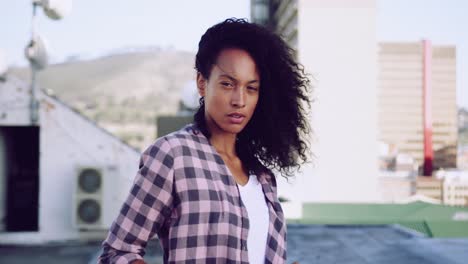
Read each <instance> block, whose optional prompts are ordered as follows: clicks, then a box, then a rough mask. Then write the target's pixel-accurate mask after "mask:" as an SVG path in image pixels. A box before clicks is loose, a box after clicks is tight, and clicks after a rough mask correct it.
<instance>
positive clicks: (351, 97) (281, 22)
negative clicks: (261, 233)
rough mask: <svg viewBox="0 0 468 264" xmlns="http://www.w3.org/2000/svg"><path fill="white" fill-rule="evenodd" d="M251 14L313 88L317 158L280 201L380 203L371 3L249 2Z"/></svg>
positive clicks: (283, 189) (330, 0) (316, 0)
mask: <svg viewBox="0 0 468 264" xmlns="http://www.w3.org/2000/svg"><path fill="white" fill-rule="evenodd" d="M251 14H252V20H253V21H254V22H258V23H261V24H264V25H266V26H268V27H270V28H272V29H273V30H275V31H276V32H277V33H279V34H280V35H282V37H283V38H284V39H285V40H286V41H287V42H288V43H289V45H290V46H291V47H292V48H293V49H294V50H295V56H296V57H297V59H298V60H299V62H300V63H301V64H302V65H304V67H305V70H306V72H308V73H309V74H311V80H312V82H313V93H312V95H311V96H312V99H313V100H314V103H313V104H312V109H311V116H310V124H311V127H312V129H313V131H314V135H312V136H311V140H312V151H313V153H314V156H315V158H314V159H313V161H312V163H311V164H309V165H308V166H304V167H303V168H302V171H301V172H300V173H299V174H298V175H297V177H296V181H295V184H294V185H293V186H291V185H288V184H283V185H282V186H281V188H280V189H279V192H280V195H283V196H285V197H288V195H290V194H291V193H294V194H295V195H297V196H298V197H294V198H295V199H299V200H300V201H302V202H306V201H316V202H372V201H378V200H380V197H379V194H378V182H377V175H378V169H377V153H378V145H377V89H376V87H377V79H376V76H377V42H376V30H375V29H376V22H375V19H376V4H375V0H355V1H343V0H286V1H278V0H270V1H268V0H252V2H251ZM280 184H281V183H280ZM281 192H283V194H282V193H281Z"/></svg>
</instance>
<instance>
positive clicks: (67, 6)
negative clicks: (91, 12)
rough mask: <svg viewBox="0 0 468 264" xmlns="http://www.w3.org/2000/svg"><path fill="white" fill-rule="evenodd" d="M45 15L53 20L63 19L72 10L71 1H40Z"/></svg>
mask: <svg viewBox="0 0 468 264" xmlns="http://www.w3.org/2000/svg"><path fill="white" fill-rule="evenodd" d="M40 4H41V6H42V8H43V9H44V13H45V14H46V15H47V16H48V17H49V18H51V19H55V20H58V19H61V18H63V17H64V16H66V15H68V14H69V13H70V11H71V8H72V1H71V0H40Z"/></svg>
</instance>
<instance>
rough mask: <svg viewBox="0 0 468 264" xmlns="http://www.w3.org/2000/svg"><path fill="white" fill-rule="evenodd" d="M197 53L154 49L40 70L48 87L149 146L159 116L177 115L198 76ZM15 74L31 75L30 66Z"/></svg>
mask: <svg viewBox="0 0 468 264" xmlns="http://www.w3.org/2000/svg"><path fill="white" fill-rule="evenodd" d="M193 65H194V54H190V53H187V52H180V51H173V50H169V51H168V50H152V51H142V52H132V53H126V54H116V55H110V56H106V57H102V58H98V59H93V60H88V61H74V62H69V63H63V64H56V65H51V66H49V67H48V68H47V69H45V70H43V71H41V72H40V73H39V74H38V83H39V85H40V87H41V88H42V89H45V90H46V91H48V92H49V93H52V94H54V95H55V96H57V97H58V98H59V99H61V100H62V101H64V102H65V103H67V104H68V105H70V106H72V107H73V108H75V109H76V110H78V111H79V112H80V113H82V114H83V115H85V116H87V117H88V118H90V119H92V120H94V121H95V122H96V123H98V124H99V125H100V126H102V127H104V128H105V129H107V130H109V131H110V132H112V133H114V134H116V135H117V136H119V137H120V138H122V139H123V140H124V141H126V142H127V143H129V144H131V145H133V146H135V147H137V148H139V149H143V148H144V147H145V146H146V145H148V144H149V143H151V142H152V141H153V140H154V138H155V134H156V121H155V120H156V117H157V116H158V115H160V114H175V113H176V112H177V110H178V105H179V100H180V96H181V95H180V93H181V90H182V88H183V86H184V85H185V84H186V83H187V82H188V81H190V80H192V79H193V77H194V76H195V74H194V70H193ZM11 73H13V74H15V75H17V76H19V77H20V78H22V79H26V80H29V78H30V77H29V70H28V69H25V68H16V69H12V70H11Z"/></svg>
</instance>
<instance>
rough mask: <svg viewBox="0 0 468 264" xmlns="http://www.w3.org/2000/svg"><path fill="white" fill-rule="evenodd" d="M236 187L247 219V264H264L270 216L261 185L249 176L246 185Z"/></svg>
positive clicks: (255, 178) (253, 176) (255, 177)
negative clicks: (245, 210)
mask: <svg viewBox="0 0 468 264" xmlns="http://www.w3.org/2000/svg"><path fill="white" fill-rule="evenodd" d="M237 186H238V187H239V192H240V196H241V199H242V203H243V204H244V206H245V207H246V209H247V214H248V217H249V224H250V227H249V234H248V236H247V252H248V255H249V263H250V264H264V263H265V252H266V243H267V237H268V227H269V225H270V215H269V212H268V207H267V204H266V201H265V195H264V194H263V190H262V185H261V184H260V182H258V180H257V176H255V175H250V177H249V180H248V182H247V184H246V185H244V186H242V185H240V184H238V185H237Z"/></svg>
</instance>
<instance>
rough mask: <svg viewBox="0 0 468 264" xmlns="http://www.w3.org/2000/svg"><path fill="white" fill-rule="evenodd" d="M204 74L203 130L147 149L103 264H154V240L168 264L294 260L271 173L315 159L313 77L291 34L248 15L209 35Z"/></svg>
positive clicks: (198, 117)
mask: <svg viewBox="0 0 468 264" xmlns="http://www.w3.org/2000/svg"><path fill="white" fill-rule="evenodd" d="M195 68H196V70H197V87H198V92H199V94H200V96H201V99H200V107H199V109H198V111H197V112H196V114H195V116H194V124H193V125H188V126H186V127H184V128H183V129H181V130H179V131H177V132H174V133H172V134H169V135H167V136H165V137H162V138H159V139H157V140H156V142H155V143H153V144H152V145H151V146H149V148H148V149H146V151H144V153H143V154H142V157H141V162H140V168H139V171H138V173H137V175H136V178H135V182H134V185H133V187H132V189H131V192H130V194H129V196H128V198H127V200H126V202H125V203H124V205H123V207H122V209H121V211H120V214H119V216H118V217H117V219H116V220H115V221H114V223H113V224H112V226H111V230H110V232H109V234H108V237H107V239H106V240H105V241H104V242H103V253H102V255H101V256H100V258H99V260H100V262H101V263H129V262H132V263H144V262H143V260H142V259H143V255H144V248H145V246H146V244H147V241H148V240H149V239H151V238H152V237H153V236H154V235H157V236H158V237H159V240H160V243H161V246H162V248H163V250H164V263H285V260H286V222H285V219H284V215H283V212H282V210H281V205H280V203H279V201H278V198H277V191H276V179H275V176H274V175H273V173H272V172H271V170H270V169H276V170H277V171H279V172H280V173H282V174H284V175H291V174H292V173H293V171H294V170H295V169H297V168H298V167H299V166H300V164H301V163H303V162H304V161H305V160H306V157H307V144H306V143H307V142H306V141H305V140H304V139H302V138H301V136H303V135H304V134H307V133H308V132H309V129H308V126H307V121H306V115H305V112H304V109H303V105H305V104H304V103H307V104H309V99H308V95H307V90H308V83H309V82H308V79H307V78H306V77H305V75H304V72H303V70H302V68H301V67H300V66H299V65H298V64H297V63H296V62H295V61H294V60H293V57H292V52H291V49H290V48H288V47H287V45H286V44H285V43H284V42H283V41H282V40H281V38H279V37H278V36H277V35H275V34H273V33H272V32H270V31H269V30H267V29H265V28H263V27H260V26H258V25H255V24H251V23H248V22H246V21H245V20H242V19H228V20H226V21H224V22H222V23H219V24H217V25H215V26H213V27H211V28H210V29H208V31H207V32H206V33H205V34H204V35H203V36H202V38H201V40H200V43H199V50H198V53H197V55H196V67H195Z"/></svg>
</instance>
